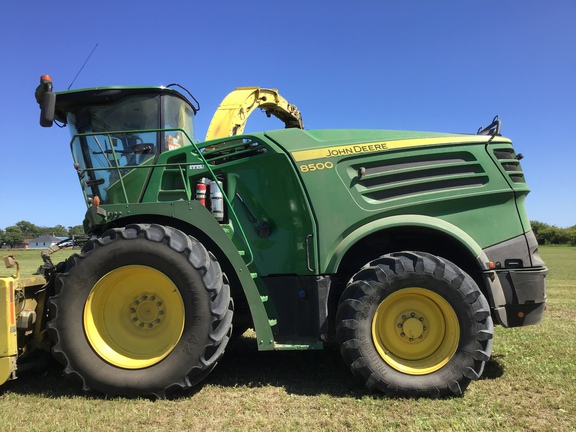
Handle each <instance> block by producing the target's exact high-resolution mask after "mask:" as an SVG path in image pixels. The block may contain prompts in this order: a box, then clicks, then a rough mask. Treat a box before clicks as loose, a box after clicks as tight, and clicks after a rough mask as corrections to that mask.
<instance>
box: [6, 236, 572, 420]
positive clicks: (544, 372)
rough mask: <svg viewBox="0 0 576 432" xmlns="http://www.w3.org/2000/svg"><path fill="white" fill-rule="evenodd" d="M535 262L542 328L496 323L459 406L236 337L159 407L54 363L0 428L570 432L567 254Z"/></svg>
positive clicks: (547, 252)
mask: <svg viewBox="0 0 576 432" xmlns="http://www.w3.org/2000/svg"><path fill="white" fill-rule="evenodd" d="M28 253H29V252H26V253H22V254H21V256H20V257H18V259H21V261H22V263H23V269H25V270H26V271H28V269H29V266H30V269H31V270H30V273H32V272H33V271H34V270H35V269H36V267H37V266H38V265H39V264H40V262H41V260H40V259H39V255H37V257H38V258H33V257H30V261H28V259H29V258H28V256H27V255H28ZM36 253H37V252H36ZM65 253H66V254H69V253H71V252H69V251H66V252H65ZM541 254H542V257H543V258H544V259H545V260H546V263H547V265H548V267H549V268H550V273H549V276H548V306H549V307H548V311H547V312H546V314H545V317H544V320H543V322H542V323H541V324H539V325H536V326H531V327H525V328H517V329H505V328H502V327H496V333H495V337H494V347H493V357H492V359H491V360H490V361H489V362H488V364H487V367H486V370H485V372H484V376H483V378H482V379H481V380H479V381H477V382H473V383H472V384H471V385H470V386H469V387H468V390H467V391H466V393H465V395H464V396H463V397H461V398H452V399H440V400H429V399H390V398H386V397H383V396H380V395H378V394H371V393H369V392H368V391H366V390H365V389H364V388H363V386H362V385H361V384H360V383H359V382H357V381H356V380H355V379H354V378H353V377H352V375H351V374H350V372H349V371H348V369H347V368H346V366H345V365H344V364H343V362H342V360H341V359H340V355H339V352H338V350H337V349H336V348H334V349H327V350H323V351H307V352H285V351H281V352H261V353H260V352H258V351H257V349H256V343H255V341H254V339H253V338H252V337H250V335H249V334H247V335H245V337H242V338H239V339H237V340H235V341H232V342H231V343H230V344H229V346H228V349H227V351H226V353H225V355H224V358H223V359H222V361H221V363H220V364H219V365H218V366H217V367H216V369H215V370H214V372H213V373H212V374H211V375H210V376H209V377H208V379H207V380H206V382H205V383H204V385H203V386H202V387H201V388H198V389H196V390H195V391H194V392H193V393H189V394H185V395H182V396H181V397H179V398H178V399H175V400H170V401H167V400H160V401H150V400H145V399H135V400H131V399H122V398H118V399H105V398H101V397H98V396H96V397H94V396H85V395H83V394H82V393H81V391H80V389H79V388H78V386H77V385H76V384H74V383H71V382H69V381H68V380H66V379H64V378H63V377H62V372H61V369H60V368H59V367H58V366H57V365H53V366H51V367H49V368H48V369H46V370H45V371H43V372H41V373H22V374H21V375H20V377H19V379H18V380H16V381H11V382H8V383H6V384H5V385H4V386H3V387H2V388H1V389H0V413H2V414H0V425H1V426H2V430H6V431H53V430H66V431H73V430H82V431H108V430H115V431H116V430H118V431H133V430H139V429H141V430H147V431H161V430H170V431H188V430H192V431H195V430H202V431H212V430H233V431H237V430H245V431H256V430H274V431H285V430H293V431H299V430H306V431H309V430H311V431H315V430H330V431H344V430H353V431H364V430H366V431H368V430H370V431H372V430H381V431H387V430H409V431H439V430H461V431H494V430H507V431H552V430H554V431H573V430H576V398H575V395H576V361H575V359H576V331H575V330H576V295H574V294H575V293H574V290H575V289H576V248H573V247H572V248H570V247H542V248H541ZM25 255H26V258H25ZM56 258H57V257H54V262H56ZM35 260H36V261H35ZM24 262H27V264H24ZM23 272H24V270H23ZM10 273H11V272H10V271H5V270H4V269H2V271H1V272H0V275H8V274H10Z"/></svg>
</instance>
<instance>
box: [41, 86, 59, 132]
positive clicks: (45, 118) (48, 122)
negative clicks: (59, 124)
mask: <svg viewBox="0 0 576 432" xmlns="http://www.w3.org/2000/svg"><path fill="white" fill-rule="evenodd" d="M55 109H56V94H55V93H53V92H46V93H44V96H43V97H42V102H40V126H42V127H51V126H52V123H54V110H55Z"/></svg>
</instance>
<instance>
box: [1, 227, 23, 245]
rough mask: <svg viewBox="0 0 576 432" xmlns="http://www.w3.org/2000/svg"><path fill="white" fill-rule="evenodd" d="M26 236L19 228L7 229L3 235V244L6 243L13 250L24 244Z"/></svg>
mask: <svg viewBox="0 0 576 432" xmlns="http://www.w3.org/2000/svg"><path fill="white" fill-rule="evenodd" d="M24 238H25V237H24V234H22V230H21V229H20V228H19V227H17V226H9V227H6V232H5V233H4V234H3V235H2V243H6V244H7V245H9V246H10V247H11V248H13V247H16V246H19V245H21V244H22V242H24Z"/></svg>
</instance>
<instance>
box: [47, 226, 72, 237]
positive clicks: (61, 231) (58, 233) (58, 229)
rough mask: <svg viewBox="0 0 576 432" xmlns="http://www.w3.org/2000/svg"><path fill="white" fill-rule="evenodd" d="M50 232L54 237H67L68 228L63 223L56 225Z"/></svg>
mask: <svg viewBox="0 0 576 432" xmlns="http://www.w3.org/2000/svg"><path fill="white" fill-rule="evenodd" d="M50 234H51V235H53V236H54V237H67V236H68V230H67V229H66V228H65V227H64V226H62V225H56V226H55V227H53V228H52V231H51V232H50Z"/></svg>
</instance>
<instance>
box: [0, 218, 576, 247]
mask: <svg viewBox="0 0 576 432" xmlns="http://www.w3.org/2000/svg"><path fill="white" fill-rule="evenodd" d="M530 224H531V225H532V231H534V234H535V235H536V239H537V240H538V243H539V244H541V245H551V244H557V245H570V246H576V225H573V226H571V227H569V228H559V227H557V226H555V225H548V224H546V223H544V222H539V221H531V222H530ZM43 234H46V235H51V236H54V237H74V236H81V235H83V234H84V230H83V228H82V225H76V226H69V227H68V228H66V227H64V226H62V225H56V226H54V227H41V226H37V225H34V224H33V223H31V222H28V221H20V222H18V223H16V224H15V225H13V226H9V227H6V228H5V229H1V228H0V245H7V246H9V247H11V248H13V247H18V246H20V245H22V244H23V243H24V240H26V239H33V238H36V237H38V236H41V235H43Z"/></svg>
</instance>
